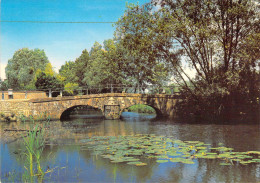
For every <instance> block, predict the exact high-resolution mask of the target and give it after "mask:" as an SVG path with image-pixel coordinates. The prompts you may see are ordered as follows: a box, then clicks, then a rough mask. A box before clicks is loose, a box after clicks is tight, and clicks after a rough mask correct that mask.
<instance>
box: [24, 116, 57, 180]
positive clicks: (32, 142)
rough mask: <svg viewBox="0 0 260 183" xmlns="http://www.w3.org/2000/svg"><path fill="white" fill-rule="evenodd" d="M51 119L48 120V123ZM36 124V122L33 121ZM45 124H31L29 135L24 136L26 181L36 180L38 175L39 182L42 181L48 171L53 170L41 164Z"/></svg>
mask: <svg viewBox="0 0 260 183" xmlns="http://www.w3.org/2000/svg"><path fill="white" fill-rule="evenodd" d="M48 123H49V121H47V122H46V124H48ZM33 124H34V122H33ZM44 129H45V125H43V126H42V127H40V126H39V124H37V125H31V126H30V130H29V132H28V135H27V136H26V137H24V145H25V148H26V151H25V153H24V154H25V155H26V163H25V166H24V168H25V169H26V172H25V174H24V175H23V179H24V181H26V182H27V181H30V182H34V177H36V176H37V177H38V182H42V180H43V177H44V175H45V174H46V173H49V172H51V171H52V170H47V171H46V172H44V171H43V168H42V166H41V158H42V152H43V149H44V146H45V137H44V135H45V130H44Z"/></svg>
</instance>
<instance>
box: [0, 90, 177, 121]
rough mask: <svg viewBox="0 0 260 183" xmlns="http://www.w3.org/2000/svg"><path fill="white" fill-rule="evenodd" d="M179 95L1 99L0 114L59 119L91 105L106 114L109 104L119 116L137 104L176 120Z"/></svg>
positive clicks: (102, 95)
mask: <svg viewBox="0 0 260 183" xmlns="http://www.w3.org/2000/svg"><path fill="white" fill-rule="evenodd" d="M178 100H179V99H178V96H173V95H163V94H157V95H147V94H126V93H110V94H96V95H83V96H73V97H56V98H42V99H40V98H38V99H30V100H28V99H27V100H2V101H0V114H1V113H2V114H5V115H7V116H8V115H15V116H19V115H21V114H23V115H25V116H27V117H28V116H30V115H32V116H34V118H35V119H44V118H45V119H46V117H50V118H51V119H60V118H61V117H62V116H63V115H64V114H66V111H68V110H69V109H70V108H72V107H75V106H80V105H88V106H92V107H94V108H99V109H100V110H101V111H102V112H103V114H104V115H105V113H106V111H104V108H105V106H106V105H107V104H109V101H113V102H114V103H115V104H116V105H118V106H119V111H118V114H119V116H120V114H121V112H122V111H123V110H124V109H126V108H129V107H131V106H132V105H136V104H145V105H149V106H151V107H153V108H154V109H155V110H156V113H157V115H160V116H167V117H174V116H175V109H174V106H175V104H176V102H177V101H178Z"/></svg>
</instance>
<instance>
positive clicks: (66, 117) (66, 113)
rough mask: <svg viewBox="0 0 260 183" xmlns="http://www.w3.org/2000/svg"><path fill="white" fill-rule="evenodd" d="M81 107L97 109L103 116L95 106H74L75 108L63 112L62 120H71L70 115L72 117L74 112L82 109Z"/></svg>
mask: <svg viewBox="0 0 260 183" xmlns="http://www.w3.org/2000/svg"><path fill="white" fill-rule="evenodd" d="M80 107H82V108H85V107H88V108H89V109H95V110H98V111H100V113H101V114H102V111H101V110H100V109H99V108H96V107H93V106H90V105H74V106H71V107H69V108H67V109H65V110H64V111H63V112H61V114H60V120H67V119H70V115H72V112H73V111H74V110H75V109H76V108H80Z"/></svg>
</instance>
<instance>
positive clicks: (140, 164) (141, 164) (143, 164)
mask: <svg viewBox="0 0 260 183" xmlns="http://www.w3.org/2000/svg"><path fill="white" fill-rule="evenodd" d="M145 165H147V163H139V164H136V166H145Z"/></svg>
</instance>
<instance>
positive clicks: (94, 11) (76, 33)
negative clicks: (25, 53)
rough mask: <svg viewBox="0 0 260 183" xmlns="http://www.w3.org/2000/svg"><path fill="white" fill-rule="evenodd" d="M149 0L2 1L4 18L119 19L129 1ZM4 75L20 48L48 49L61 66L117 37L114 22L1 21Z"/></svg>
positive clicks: (93, 20)
mask: <svg viewBox="0 0 260 183" xmlns="http://www.w3.org/2000/svg"><path fill="white" fill-rule="evenodd" d="M148 1H149V0H0V3H1V12H0V13H1V20H10V21H17V20H19V21H27V20H30V21H66V22H67V21H88V22H115V21H117V20H118V18H120V17H121V16H122V15H123V14H124V11H125V7H126V6H125V5H126V2H128V3H137V2H139V4H144V3H145V2H148ZM0 29H1V61H0V66H1V69H0V76H1V77H2V78H3V75H4V67H5V65H6V64H7V62H8V59H10V58H12V56H13V54H14V52H15V51H16V50H18V49H21V48H24V47H27V48H29V49H34V48H39V49H44V50H45V53H46V55H47V56H48V58H49V60H50V62H51V63H52V65H53V66H54V67H55V69H56V70H57V69H59V68H60V66H61V65H62V64H64V63H65V61H69V60H75V59H76V58H77V57H79V56H80V54H81V52H82V50H84V49H87V50H90V48H91V46H92V45H93V44H94V42H95V41H98V42H99V43H103V41H104V40H105V39H109V38H113V33H114V30H115V27H113V26H112V24H38V23H6V22H1V27H0Z"/></svg>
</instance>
